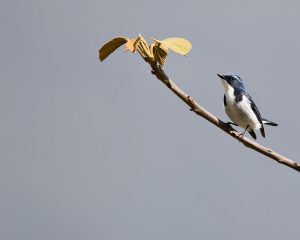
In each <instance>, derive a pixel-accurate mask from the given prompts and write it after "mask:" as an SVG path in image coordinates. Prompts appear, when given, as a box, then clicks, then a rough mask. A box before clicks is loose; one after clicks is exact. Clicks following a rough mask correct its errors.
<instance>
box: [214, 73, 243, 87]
mask: <svg viewBox="0 0 300 240" xmlns="http://www.w3.org/2000/svg"><path fill="white" fill-rule="evenodd" d="M217 75H218V76H219V78H221V80H222V83H223V86H224V89H225V91H228V90H229V89H230V88H233V90H244V89H245V87H244V84H243V81H242V79H241V78H240V77H239V76H238V75H234V74H225V75H221V74H217Z"/></svg>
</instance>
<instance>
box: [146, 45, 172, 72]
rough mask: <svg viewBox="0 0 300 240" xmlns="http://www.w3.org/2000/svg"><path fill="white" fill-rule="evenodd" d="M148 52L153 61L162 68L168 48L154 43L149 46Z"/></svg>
mask: <svg viewBox="0 0 300 240" xmlns="http://www.w3.org/2000/svg"><path fill="white" fill-rule="evenodd" d="M150 51H151V53H152V55H153V56H154V58H155V60H156V61H157V62H158V63H159V64H160V65H161V66H163V65H164V64H165V61H166V59H167V56H168V48H167V47H166V46H164V45H163V44H160V43H157V42H154V43H152V44H151V46H150Z"/></svg>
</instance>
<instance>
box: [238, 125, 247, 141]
mask: <svg viewBox="0 0 300 240" xmlns="http://www.w3.org/2000/svg"><path fill="white" fill-rule="evenodd" d="M248 127H249V125H247V127H246V129H245V131H244V132H242V133H240V137H241V138H242V139H243V138H244V136H245V133H246V131H247V130H248Z"/></svg>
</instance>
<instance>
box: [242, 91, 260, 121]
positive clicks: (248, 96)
mask: <svg viewBox="0 0 300 240" xmlns="http://www.w3.org/2000/svg"><path fill="white" fill-rule="evenodd" d="M244 95H245V96H246V97H247V98H248V99H249V101H250V104H251V108H252V110H253V112H254V113H255V116H256V117H257V120H258V121H259V123H260V124H262V119H261V115H260V112H259V111H258V108H257V107H256V105H255V103H254V101H253V99H252V97H251V96H250V95H249V93H247V92H244Z"/></svg>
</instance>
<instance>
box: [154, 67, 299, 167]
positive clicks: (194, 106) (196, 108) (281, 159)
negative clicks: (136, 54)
mask: <svg viewBox="0 0 300 240" xmlns="http://www.w3.org/2000/svg"><path fill="white" fill-rule="evenodd" d="M148 63H149V64H150V65H151V67H152V73H153V74H154V75H155V76H156V77H157V78H158V79H159V80H160V81H161V82H163V83H164V84H165V85H166V86H167V87H168V88H169V89H170V90H171V91H172V92H173V93H175V94H176V95H177V96H178V97H179V98H180V99H181V100H182V101H184V102H185V103H186V104H187V105H188V106H189V107H190V108H191V110H192V111H193V112H195V113H196V114H197V115H199V116H201V117H203V118H205V119H206V120H207V121H209V122H211V123H212V124H214V125H215V126H217V127H218V128H220V129H222V130H223V131H224V132H226V133H227V134H229V135H230V136H232V137H233V138H235V139H237V140H239V141H240V142H242V143H243V144H244V145H245V146H246V147H248V148H251V149H253V150H254V151H257V152H259V153H261V154H263V155H265V156H267V157H269V158H271V159H273V160H275V161H277V162H278V163H281V164H284V165H286V166H288V167H290V168H293V169H295V170H296V171H298V172H300V165H299V164H298V163H297V162H294V161H293V160H291V159H289V158H287V157H285V156H283V155H281V154H279V153H277V152H275V151H273V150H272V149H269V148H267V147H264V146H262V145H260V144H258V143H256V142H254V141H252V140H250V139H249V138H246V137H243V138H241V137H240V133H239V132H237V131H236V130H235V129H233V128H232V127H231V126H230V125H229V124H227V123H224V122H223V121H221V120H220V119H218V118H217V117H216V116H214V115H213V114H211V113H210V112H208V111H207V110H205V109H204V108H203V107H201V106H200V105H199V104H198V103H197V102H196V101H195V100H194V99H193V98H192V97H191V96H189V95H187V94H186V93H185V92H184V91H182V90H181V89H180V88H179V87H178V86H177V85H176V84H175V83H174V82H173V81H172V80H170V79H169V77H168V76H167V75H166V73H165V72H164V71H163V69H162V68H161V67H160V66H159V65H157V64H156V62H153V61H148Z"/></svg>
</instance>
